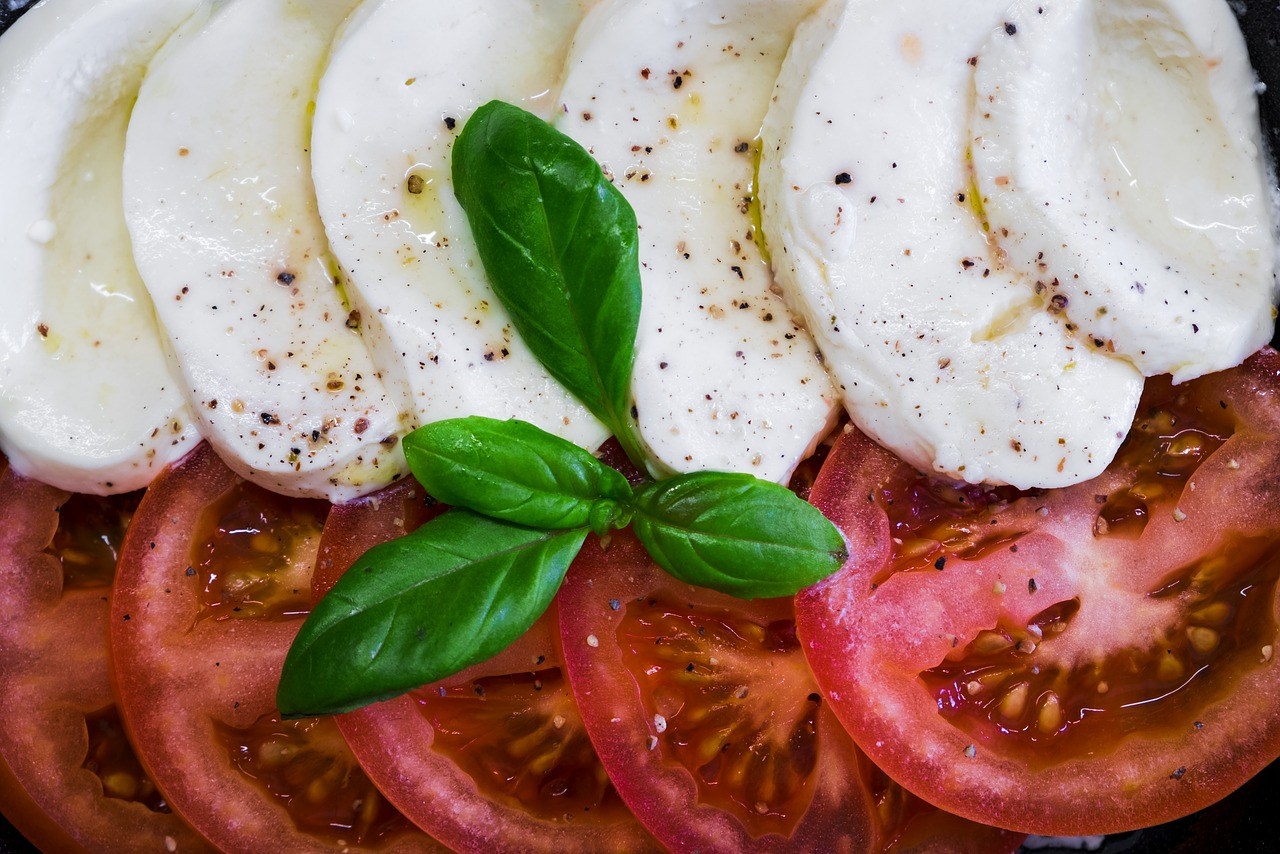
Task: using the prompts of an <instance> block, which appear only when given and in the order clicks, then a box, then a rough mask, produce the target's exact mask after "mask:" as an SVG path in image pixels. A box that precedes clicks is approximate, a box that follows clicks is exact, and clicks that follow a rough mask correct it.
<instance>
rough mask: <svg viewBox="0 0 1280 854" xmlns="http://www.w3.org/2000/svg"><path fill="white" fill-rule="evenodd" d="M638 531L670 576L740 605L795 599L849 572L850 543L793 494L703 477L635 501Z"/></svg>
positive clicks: (749, 481) (666, 484)
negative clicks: (811, 587) (778, 598)
mask: <svg viewBox="0 0 1280 854" xmlns="http://www.w3.org/2000/svg"><path fill="white" fill-rule="evenodd" d="M635 507H636V515H635V518H634V519H633V520H632V527H633V529H634V530H635V533H636V536H638V537H639V538H640V542H641V543H642V544H643V545H644V547H645V549H646V550H647V551H648V552H649V555H650V556H651V557H652V558H653V559H654V560H655V561H656V562H657V563H658V565H659V566H661V567H662V568H663V569H665V570H666V571H667V572H669V573H671V574H672V575H674V576H675V577H676V578H679V579H680V580H681V581H686V582H688V583H689V584H696V585H699V586H701V587H710V588H712V589H714V590H719V591H721V592H723V593H728V594H730V595H733V596H737V597H739V598H741V599H761V598H772V597H775V596H791V595H793V594H795V593H796V591H798V590H800V589H801V588H804V587H808V586H809V585H811V584H815V583H817V582H819V581H821V580H822V579H824V578H826V577H827V576H829V575H831V574H832V573H834V572H835V571H836V570H838V569H839V568H840V567H841V566H843V565H844V562H845V560H846V559H847V558H848V556H849V552H848V548H847V546H846V545H845V542H844V537H842V536H841V534H840V532H839V530H837V529H836V526H835V525H833V524H831V522H829V521H828V520H827V518H826V517H825V516H823V515H822V513H821V511H819V510H818V509H817V508H816V507H814V506H813V505H811V504H807V503H805V502H804V501H802V500H801V499H800V498H799V497H797V496H796V495H795V494H794V493H793V492H791V491H790V490H789V489H787V488H785V487H782V486H779V485H778V484H776V483H769V482H767V481H763V480H759V479H757V478H754V477H752V476H751V475H748V474H726V473H722V472H697V473H695V474H688V475H680V476H678V477H673V478H670V479H668V480H663V481H659V482H657V483H652V484H648V485H647V486H645V487H643V488H641V489H640V490H639V491H638V492H637V493H636V501H635Z"/></svg>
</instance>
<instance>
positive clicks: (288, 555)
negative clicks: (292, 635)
mask: <svg viewBox="0 0 1280 854" xmlns="http://www.w3.org/2000/svg"><path fill="white" fill-rule="evenodd" d="M328 512H329V505H328V503H326V502H324V501H311V500H304V499H298V498H288V497H285V496H282V495H276V494H275V493H272V492H268V491H267V490H265V489H262V488H261V487H257V486H254V485H253V484H250V483H248V482H243V481H242V482H240V483H237V484H236V485H235V486H234V487H232V488H231V489H229V490H227V492H226V493H225V494H224V495H222V496H221V497H220V498H219V499H218V500H217V501H215V502H213V503H212V504H210V505H209V507H208V508H206V509H205V511H204V512H203V513H202V514H201V515H200V519H199V522H198V523H197V527H196V535H195V537H194V539H193V540H192V545H191V562H192V565H193V566H192V571H193V572H194V573H197V574H198V575H199V578H200V615H199V619H215V620H227V619H244V618H252V619H268V620H285V619H290V618H293V617H298V616H303V615H305V614H307V613H308V612H309V611H310V610H311V568H312V566H313V562H314V560H315V553H316V549H317V547H318V545H319V542H320V532H321V530H322V529H323V528H324V521H325V517H326V516H327V515H328Z"/></svg>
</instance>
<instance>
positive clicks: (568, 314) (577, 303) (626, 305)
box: [453, 101, 646, 465]
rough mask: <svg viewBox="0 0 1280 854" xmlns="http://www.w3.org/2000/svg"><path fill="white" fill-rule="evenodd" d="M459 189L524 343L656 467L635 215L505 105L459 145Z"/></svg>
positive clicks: (496, 106) (569, 149)
mask: <svg viewBox="0 0 1280 854" xmlns="http://www.w3.org/2000/svg"><path fill="white" fill-rule="evenodd" d="M453 186H454V192H455V193H456V194H457V197H458V202H459V203H460V204H461V205H462V209H463V210H464V211H465V212H466V214H467V220H468V222H469V223H470V224H471V232H472V234H473V235H474V237H475V240H476V244H477V247H478V248H479V252H480V259H481V261H482V263H483V264H484V270H485V274H486V275H487V276H488V278H489V283H490V284H491V285H492V286H493V290H494V292H495V293H496V294H497V295H498V298H499V299H501V300H502V304H503V305H504V306H505V307H506V309H507V311H508V312H509V313H510V315H511V320H512V323H513V324H514V325H515V327H516V331H517V332H519V333H520V337H521V339H522V340H523V341H524V342H525V344H527V345H528V346H529V349H530V350H532V351H533V354H534V355H535V356H536V357H537V358H538V361H540V362H541V363H542V365H543V367H545V368H546V369H547V371H548V372H550V374H551V375H552V376H553V377H555V378H556V379H557V380H558V381H559V382H560V384H561V385H563V386H564V387H565V388H567V389H569V391H571V392H572V393H573V394H574V395H575V396H577V398H578V399H579V400H581V401H582V402H583V404H584V405H586V407H587V408H588V409H590V410H591V411H592V412H593V413H594V414H595V416H596V417H597V418H599V419H600V420H601V421H602V422H603V423H604V424H605V426H607V427H608V428H609V429H610V430H612V431H613V433H614V435H615V436H617V437H618V440H619V441H620V442H621V443H622V445H623V448H624V449H625V450H626V451H627V454H628V456H630V457H631V458H632V461H633V462H635V463H636V464H637V465H642V464H644V461H645V456H646V455H645V454H644V453H643V452H642V449H641V446H640V444H639V441H638V439H637V438H636V430H635V422H634V419H633V418H632V415H631V406H632V402H631V371H632V367H633V365H634V362H635V340H636V330H637V328H638V327H639V323H640V260H639V242H640V238H639V232H638V230H637V227H636V216H635V213H634V212H633V211H632V210H631V206H630V205H629V204H628V203H627V201H626V199H624V198H623V197H622V194H621V193H620V192H618V190H617V188H615V187H614V186H613V184H611V183H610V182H609V181H608V180H607V179H606V178H605V177H604V174H603V173H602V172H601V171H600V166H599V164H597V163H596V161H595V160H594V159H593V158H592V157H591V155H590V154H589V153H587V151H586V150H585V149H583V148H582V146H580V145H579V144H578V143H576V142H574V141H573V140H572V139H570V138H569V137H567V136H565V135H564V134H562V133H560V132H559V131H557V130H555V129H554V128H552V127H551V126H550V125H549V124H547V123H546V122H544V121H542V120H541V119H539V118H538V117H537V116H534V115H532V114H531V113H528V112H525V111H524V110H522V109H520V108H519V107H515V106H512V105H510V104H505V103H502V102H501V101H491V102H490V103H488V104H485V105H484V106H483V107H481V108H480V109H478V110H476V112H475V113H474V114H473V115H472V116H471V118H470V119H469V120H468V121H467V124H466V126H465V127H464V128H463V129H462V133H461V134H459V135H458V139H457V141H456V142H455V143H454V145H453Z"/></svg>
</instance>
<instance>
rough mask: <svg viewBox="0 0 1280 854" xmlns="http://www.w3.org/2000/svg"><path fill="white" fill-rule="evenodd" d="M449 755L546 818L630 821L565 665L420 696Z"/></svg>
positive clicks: (517, 805)
mask: <svg viewBox="0 0 1280 854" xmlns="http://www.w3.org/2000/svg"><path fill="white" fill-rule="evenodd" d="M413 697H414V699H415V700H416V701H417V704H418V709H419V711H420V712H421V714H422V715H423V716H424V717H425V718H426V719H427V720H428V721H429V722H430V723H431V727H432V729H433V730H434V731H435V744H434V745H433V747H434V749H435V750H437V751H438V752H440V753H442V754H444V755H446V756H448V757H450V758H451V759H452V760H453V761H454V762H455V763H456V764H457V765H458V767H459V768H461V769H462V770H463V771H465V772H466V773H467V775H468V776H470V777H471V779H473V780H475V782H476V785H477V786H478V787H479V789H480V791H481V792H482V793H483V794H484V795H485V796H486V797H489V798H491V799H493V800H497V801H500V802H503V803H506V804H509V805H510V806H511V807H512V808H513V809H519V810H524V811H527V812H528V813H530V814H531V815H534V816H536V817H538V818H541V819H544V820H546V821H572V820H574V819H575V818H577V817H578V816H580V815H582V814H584V813H594V814H595V815H596V817H597V818H605V819H612V820H625V819H626V818H627V808H626V806H625V805H624V804H623V803H622V800H621V799H620V798H619V797H618V794H617V792H616V791H614V788H613V786H612V785H611V784H610V782H609V776H608V775H607V774H605V771H604V767H603V766H602V765H601V764H600V760H599V758H598V757H597V756H596V752H595V750H594V749H593V748H592V747H591V742H590V740H588V739H587V735H586V732H585V731H584V730H583V728H582V718H581V716H580V715H579V714H578V708H577V706H576V705H574V702H573V696H572V695H571V694H570V693H569V688H568V686H567V685H565V683H564V675H563V674H562V673H561V672H560V668H558V667H555V668H550V669H544V670H538V671H536V672H529V673H512V674H504V675H499V676H487V677H480V678H477V679H474V680H468V681H466V682H463V683H460V684H454V685H449V686H447V687H446V686H445V685H440V686H438V687H437V688H436V689H435V690H428V691H419V692H415V693H414V695H413Z"/></svg>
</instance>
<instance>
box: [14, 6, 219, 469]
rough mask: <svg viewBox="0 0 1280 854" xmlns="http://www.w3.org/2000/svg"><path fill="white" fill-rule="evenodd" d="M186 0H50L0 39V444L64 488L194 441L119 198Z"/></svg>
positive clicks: (187, 10)
mask: <svg viewBox="0 0 1280 854" xmlns="http://www.w3.org/2000/svg"><path fill="white" fill-rule="evenodd" d="M198 5H199V3H198V2H197V0H181V2H174V0H118V2H107V0H57V2H53V3H46V4H41V5H40V6H38V7H36V8H34V9H32V10H31V11H30V12H28V13H27V14H26V15H25V16H24V17H23V18H21V19H20V20H19V21H18V22H17V23H16V24H14V25H13V27H12V28H11V29H10V30H9V31H8V32H7V33H6V34H5V36H4V38H3V39H0V198H3V199H4V203H3V205H2V206H0V266H2V267H3V269H4V277H5V296H6V305H5V311H4V312H3V313H0V448H3V450H4V452H5V454H7V455H8V457H9V459H10V461H11V462H12V463H13V465H14V466H15V468H17V469H18V470H19V471H21V472H22V473H23V474H26V475H28V476H30V477H34V478H36V479H38V480H41V481H44V482H45V483H48V484H52V485H54V486H57V487H60V488H62V489H66V490H69V491H72V492H89V493H97V494H109V493H114V492H127V491H130V490H133V489H138V488H140V487H143V486H146V485H147V484H148V483H149V482H150V481H151V478H152V477H153V476H155V474H156V473H157V472H158V471H159V470H160V469H161V468H163V467H164V466H165V465H166V464H168V463H170V462H172V461H174V460H176V459H178V458H179V457H181V456H182V455H183V454H185V453H186V452H187V451H188V450H189V449H190V448H191V447H192V445H193V444H194V443H195V442H196V441H197V440H198V438H199V437H198V436H197V434H196V431H195V429H194V428H193V426H192V424H191V418H190V414H189V412H188V410H187V406H186V402H185V400H184V399H183V396H182V393H181V390H180V384H179V383H178V382H177V379H176V376H175V374H174V372H172V371H171V370H170V368H169V364H168V360H167V357H166V356H165V353H164V350H163V348H162V346H161V342H160V334H159V331H158V330H157V328H156V323H155V318H154V316H153V313H152V308H151V303H150V300H149V299H148V297H147V292H146V289H145V288H144V287H143V285H142V281H141V280H140V279H139V278H138V273H137V270H136V269H135V268H134V265H133V258H132V257H131V254H130V248H129V238H128V234H127V232H126V231H125V225H124V211H123V209H122V208H121V206H120V160H121V157H122V156H123V151H124V140H125V125H126V123H127V122H128V120H129V108H130V107H131V106H132V104H133V99H134V97H135V95H136V94H137V91H138V86H139V84H140V83H141V81H142V75H143V72H144V71H145V70H146V66H147V62H148V61H149V60H150V58H151V55H152V54H153V53H155V51H156V50H157V49H158V48H159V47H160V45H161V44H163V42H164V40H165V39H166V38H167V37H168V36H169V34H170V33H171V32H173V30H174V29H175V28H176V27H177V26H178V25H179V24H180V23H182V21H183V19H184V18H186V17H187V16H188V15H190V14H191V12H192V10H194V9H195V8H196V7H197V6H198Z"/></svg>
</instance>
